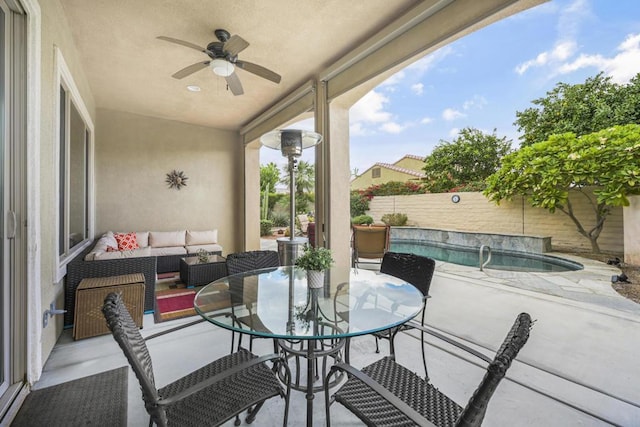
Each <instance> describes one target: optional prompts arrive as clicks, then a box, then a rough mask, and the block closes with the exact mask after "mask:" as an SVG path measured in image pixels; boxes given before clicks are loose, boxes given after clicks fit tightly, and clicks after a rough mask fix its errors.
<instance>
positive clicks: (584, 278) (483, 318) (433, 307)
mask: <svg viewBox="0 0 640 427" xmlns="http://www.w3.org/2000/svg"><path fill="white" fill-rule="evenodd" d="M265 247H268V246H267V245H265ZM582 261H584V262H585V263H586V264H587V268H586V269H585V270H584V271H578V272H568V273H512V272H505V271H496V270H485V271H484V272H480V271H478V269H473V268H469V267H461V266H454V265H452V264H444V263H438V266H437V271H436V274H435V276H434V279H433V282H432V286H431V291H430V294H431V296H432V298H430V300H429V302H428V304H427V316H426V318H427V323H428V324H429V325H430V326H433V327H435V328H437V329H439V330H441V331H444V332H445V333H447V334H449V335H450V336H452V337H454V338H456V339H458V340H460V341H461V342H464V343H466V344H468V345H472V346H475V347H476V348H478V349H479V350H481V351H483V352H486V354H492V353H493V352H495V350H496V349H497V348H498V346H499V345H500V344H501V342H502V340H503V339H504V336H505V334H506V333H507V331H508V329H509V328H510V326H511V324H512V323H513V321H514V319H515V317H516V315H517V314H518V313H520V312H522V311H526V312H528V313H530V314H531V316H532V318H534V319H536V322H535V324H534V326H533V329H532V331H531V336H530V339H529V342H528V343H527V344H526V345H525V347H524V348H523V350H522V351H521V352H520V355H519V356H518V359H517V360H516V361H515V362H514V364H513V366H512V368H511V369H510V371H509V372H508V375H507V378H506V379H505V380H504V381H503V382H502V383H501V385H500V386H499V387H498V390H497V392H496V394H495V396H494V398H493V399H492V401H491V403H490V405H489V409H488V411H487V415H486V418H485V423H484V425H486V426H505V425H509V426H521V425H522V426H568V425H581V426H600V425H621V426H634V425H640V387H638V383H639V382H640V363H638V354H640V305H638V304H635V303H632V302H630V301H628V300H626V299H625V298H623V297H621V296H619V295H618V294H617V293H616V292H615V291H613V290H612V289H611V286H610V277H611V275H612V274H617V272H618V271H617V270H616V269H615V268H612V267H609V266H607V265H605V264H602V263H596V262H591V261H588V260H582ZM183 321H185V320H177V321H173V322H165V323H161V324H157V325H156V324H154V323H153V317H152V316H151V315H146V316H145V318H144V329H143V334H144V335H148V334H151V333H154V332H157V331H159V330H162V329H164V328H167V327H170V326H173V325H176V324H177V323H180V322H183ZM267 341H268V340H256V341H255V344H254V345H255V347H254V351H255V352H257V353H261V352H265V353H266V352H268V351H269V350H270V346H271V344H270V342H267ZM229 342H230V332H229V331H226V330H223V329H220V328H216V327H213V326H212V325H210V324H201V325H197V326H194V327H191V328H188V329H186V330H184V331H182V332H180V333H178V334H173V335H171V336H167V337H162V338H158V339H157V340H154V341H152V344H151V345H150V351H151V353H152V357H153V360H154V370H155V372H156V381H157V383H158V384H159V385H160V386H161V385H163V384H165V383H167V382H169V381H171V380H173V379H175V378H177V377H179V376H181V375H184V374H185V373H187V372H189V371H191V370H193V369H195V368H197V367H199V366H201V365H203V364H204V363H206V362H207V361H209V360H211V359H212V358H215V357H220V356H222V355H224V354H226V353H227V352H228V351H229ZM381 345H382V352H383V353H386V352H387V351H388V350H387V349H388V347H387V344H386V342H383V343H382V344H381ZM396 346H397V349H398V361H399V362H400V363H402V364H404V365H406V366H408V367H409V368H411V369H414V370H415V371H416V372H418V373H421V370H422V368H421V357H420V356H419V352H420V345H419V342H418V335H417V334H415V331H411V332H409V333H402V334H400V335H399V337H398V340H397V343H396ZM374 348H375V342H374V339H373V338H372V337H370V336H365V337H360V338H357V339H354V340H352V347H351V349H352V350H351V362H352V364H353V365H355V366H357V367H362V366H364V365H366V364H368V363H370V362H372V361H374V360H376V359H377V358H379V357H380V354H376V353H375V352H374ZM427 358H428V359H427V360H428V367H429V373H430V377H431V380H432V382H433V383H434V384H435V385H437V386H438V387H439V388H440V389H441V390H443V391H444V392H446V393H447V394H449V395H450V396H451V397H452V398H454V400H456V401H457V402H459V403H460V404H462V405H463V406H464V404H465V403H466V401H467V400H468V399H469V397H470V396H471V393H472V392H473V390H474V389H475V387H476V385H477V384H478V383H479V382H480V380H481V378H482V375H483V369H484V366H483V365H482V362H481V361H478V360H476V359H475V358H473V356H467V355H461V354H460V352H459V351H457V349H455V348H453V347H452V346H450V345H448V344H446V343H444V342H442V341H439V340H436V339H434V338H431V337H429V338H428V339H427ZM126 364H127V363H126V360H125V359H124V356H123V355H122V353H121V351H120V349H119V348H118V347H117V345H116V343H115V342H114V341H113V339H112V338H111V337H110V336H102V337H95V338H89V339H85V340H81V341H77V342H76V341H73V340H72V339H71V337H70V331H66V332H65V333H64V334H63V336H62V337H61V338H60V340H59V342H58V344H57V345H56V347H55V348H54V350H53V352H52V354H51V356H50V357H49V360H48V361H47V364H46V366H45V370H44V373H43V375H42V378H41V380H40V381H39V382H38V383H37V384H36V387H37V388H41V387H46V386H49V385H53V384H57V383H60V382H63V381H68V380H70V379H74V378H79V377H82V376H86V375H90V374H93V373H97V372H101V371H104V370H108V369H113V368H116V367H118V366H124V365H126ZM282 409H283V404H282V402H281V401H278V400H274V399H272V400H271V401H270V402H268V403H267V404H266V405H265V407H264V408H263V409H262V411H261V413H260V414H259V416H258V418H257V420H256V421H255V422H254V424H253V425H255V426H273V425H281V423H282ZM314 409H315V410H314V419H315V420H317V421H316V425H324V420H325V416H324V398H323V396H322V394H319V395H317V396H316V400H315V408H314ZM289 416H290V418H289V419H290V422H289V425H291V426H299V425H304V419H305V399H304V394H303V393H300V392H295V391H294V392H292V402H291V411H290V414H289ZM128 419H129V425H130V426H143V425H147V423H148V417H147V415H146V412H145V410H144V407H143V404H142V399H141V396H140V390H139V386H138V384H137V382H136V381H135V377H134V375H133V373H132V372H130V375H129V408H128ZM332 419H333V420H332V421H333V423H334V425H337V426H350V425H361V424H360V422H359V421H358V419H357V418H355V417H354V416H353V415H351V414H350V413H349V412H348V411H346V410H344V409H343V408H342V407H341V406H340V405H334V407H333V409H332ZM229 425H232V424H231V423H229Z"/></svg>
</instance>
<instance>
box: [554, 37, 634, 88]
mask: <svg viewBox="0 0 640 427" xmlns="http://www.w3.org/2000/svg"><path fill="white" fill-rule="evenodd" d="M617 50H618V51H619V53H618V54H616V55H615V56H613V57H612V58H606V57H604V56H602V55H600V54H595V55H587V54H582V55H580V56H579V57H578V58H576V59H575V60H574V61H572V62H568V63H565V64H563V65H562V66H560V68H558V72H559V73H560V74H567V73H571V72H573V71H576V70H579V69H581V68H586V67H594V68H597V69H598V70H601V71H604V72H605V74H606V75H608V76H611V80H612V81H613V82H615V83H626V82H628V81H629V80H631V78H632V77H633V76H635V75H636V74H637V73H638V72H640V34H629V35H627V38H626V39H625V40H624V41H623V42H622V43H620V45H618V48H617Z"/></svg>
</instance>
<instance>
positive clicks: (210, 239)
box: [186, 230, 218, 246]
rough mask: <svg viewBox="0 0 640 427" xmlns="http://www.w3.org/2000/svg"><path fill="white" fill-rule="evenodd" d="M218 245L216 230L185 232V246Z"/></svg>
mask: <svg viewBox="0 0 640 427" xmlns="http://www.w3.org/2000/svg"><path fill="white" fill-rule="evenodd" d="M212 243H218V230H206V231H193V230H187V236H186V246H195V245H209V244H212Z"/></svg>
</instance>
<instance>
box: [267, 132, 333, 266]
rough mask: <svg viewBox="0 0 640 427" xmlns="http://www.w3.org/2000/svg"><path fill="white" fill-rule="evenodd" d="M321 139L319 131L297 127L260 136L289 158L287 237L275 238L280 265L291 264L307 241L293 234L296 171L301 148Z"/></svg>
mask: <svg viewBox="0 0 640 427" xmlns="http://www.w3.org/2000/svg"><path fill="white" fill-rule="evenodd" d="M321 141H322V135H320V134H319V133H316V132H312V131H308V130H297V129H276V130H274V131H272V132H268V133H266V134H264V135H262V136H261V137H260V143H262V145H264V146H265V147H269V148H273V149H274V150H280V152H281V153H282V155H283V156H284V157H287V158H288V160H289V201H290V203H289V237H288V238H287V237H281V238H279V239H277V242H278V255H279V257H280V265H293V264H294V263H295V260H296V258H297V257H298V254H299V248H300V247H302V246H303V245H304V244H305V243H307V241H308V239H307V238H304V237H296V236H295V229H296V227H295V218H296V171H297V170H298V157H300V156H301V155H302V150H304V149H305V148H309V147H313V146H315V145H318V144H319V143H320V142H321Z"/></svg>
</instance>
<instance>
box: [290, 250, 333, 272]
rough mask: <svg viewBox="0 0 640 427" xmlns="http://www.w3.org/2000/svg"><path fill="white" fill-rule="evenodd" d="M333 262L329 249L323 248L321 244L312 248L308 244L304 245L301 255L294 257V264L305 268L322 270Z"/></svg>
mask: <svg viewBox="0 0 640 427" xmlns="http://www.w3.org/2000/svg"><path fill="white" fill-rule="evenodd" d="M333 263H334V260H333V258H332V256H331V249H327V248H323V247H322V246H319V247H317V248H313V247H311V246H309V245H304V250H303V252H302V255H300V256H299V257H298V258H296V266H298V267H300V268H303V269H305V270H315V271H322V270H326V269H327V268H329V267H331V265H333Z"/></svg>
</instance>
